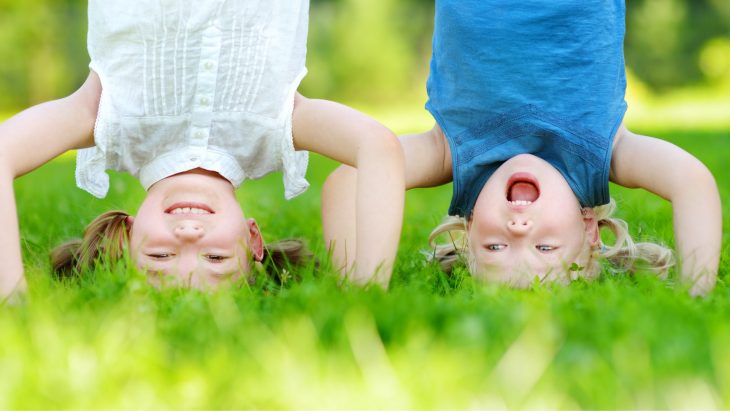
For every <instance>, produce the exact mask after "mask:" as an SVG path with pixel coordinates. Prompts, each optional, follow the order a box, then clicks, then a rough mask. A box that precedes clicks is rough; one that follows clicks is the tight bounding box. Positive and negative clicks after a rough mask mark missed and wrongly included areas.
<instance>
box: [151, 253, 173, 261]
mask: <svg viewBox="0 0 730 411" xmlns="http://www.w3.org/2000/svg"><path fill="white" fill-rule="evenodd" d="M147 257H149V258H152V259H154V260H167V259H169V258H170V257H172V253H154V254H147Z"/></svg>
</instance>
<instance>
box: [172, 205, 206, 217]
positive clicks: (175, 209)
mask: <svg viewBox="0 0 730 411" xmlns="http://www.w3.org/2000/svg"><path fill="white" fill-rule="evenodd" d="M165 213H166V214H200V215H203V214H215V211H213V209H211V208H210V207H208V205H206V204H203V203H175V204H173V205H171V206H170V207H168V208H167V209H165Z"/></svg>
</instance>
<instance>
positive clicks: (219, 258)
mask: <svg viewBox="0 0 730 411" xmlns="http://www.w3.org/2000/svg"><path fill="white" fill-rule="evenodd" d="M203 257H204V258H205V259H206V260H208V261H210V262H212V263H222V262H223V261H225V260H227V259H229V258H231V257H227V256H224V255H215V254H206V255H204V256H203Z"/></svg>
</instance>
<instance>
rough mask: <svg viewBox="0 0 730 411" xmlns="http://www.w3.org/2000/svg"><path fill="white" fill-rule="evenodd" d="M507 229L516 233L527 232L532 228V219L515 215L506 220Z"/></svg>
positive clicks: (522, 233)
mask: <svg viewBox="0 0 730 411" xmlns="http://www.w3.org/2000/svg"><path fill="white" fill-rule="evenodd" d="M507 229H508V230H509V231H510V232H511V233H513V234H516V235H524V234H527V233H528V232H529V231H530V230H531V229H532V220H530V219H529V218H525V217H522V216H515V217H513V218H510V219H509V220H508V221H507Z"/></svg>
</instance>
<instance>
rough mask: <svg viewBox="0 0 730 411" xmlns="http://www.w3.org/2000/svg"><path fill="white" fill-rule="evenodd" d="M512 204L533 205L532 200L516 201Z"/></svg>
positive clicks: (511, 202)
mask: <svg viewBox="0 0 730 411" xmlns="http://www.w3.org/2000/svg"><path fill="white" fill-rule="evenodd" d="M510 204H512V205H516V206H526V205H530V204H532V201H530V200H514V201H510Z"/></svg>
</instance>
